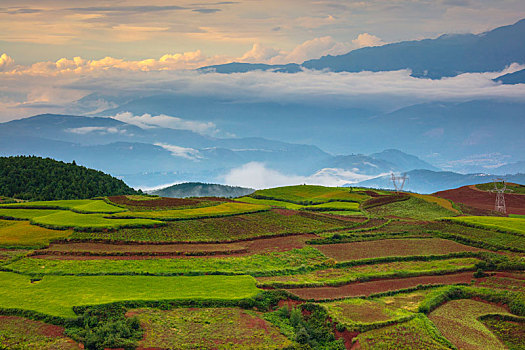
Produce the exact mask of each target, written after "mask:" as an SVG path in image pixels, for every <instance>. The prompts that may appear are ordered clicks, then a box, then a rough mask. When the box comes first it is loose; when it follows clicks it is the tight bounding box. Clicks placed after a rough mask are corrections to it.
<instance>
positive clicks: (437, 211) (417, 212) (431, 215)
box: [367, 196, 456, 221]
mask: <svg viewBox="0 0 525 350" xmlns="http://www.w3.org/2000/svg"><path fill="white" fill-rule="evenodd" d="M367 211H368V212H369V213H370V214H371V215H375V216H380V217H386V216H396V217H403V218H412V219H417V220H427V221H428V220H437V219H440V218H443V217H450V216H454V215H455V214H456V213H455V212H453V211H450V210H448V209H445V208H443V207H442V206H440V205H438V204H435V203H430V202H427V201H425V200H423V199H420V198H416V197H412V196H409V198H408V199H407V200H404V201H400V202H399V201H398V202H394V203H390V204H385V205H382V206H378V207H373V208H370V209H367Z"/></svg>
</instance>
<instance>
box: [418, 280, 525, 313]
mask: <svg viewBox="0 0 525 350" xmlns="http://www.w3.org/2000/svg"><path fill="white" fill-rule="evenodd" d="M473 298H480V299H482V300H485V301H488V302H494V303H503V304H507V305H508V306H509V309H510V312H512V313H513V314H515V315H518V316H525V295H523V294H522V293H517V292H512V291H506V290H505V291H504V290H492V289H488V288H480V287H470V286H450V287H449V288H447V289H445V290H444V291H441V292H440V293H435V294H432V293H431V294H429V295H428V296H427V298H425V300H424V301H423V302H422V303H421V305H420V306H419V312H423V313H425V314H428V313H430V312H431V311H433V310H435V309H436V308H438V307H439V306H440V305H442V304H444V303H446V302H447V301H449V300H457V299H473Z"/></svg>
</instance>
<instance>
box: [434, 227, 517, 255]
mask: <svg viewBox="0 0 525 350" xmlns="http://www.w3.org/2000/svg"><path fill="white" fill-rule="evenodd" d="M427 233H430V234H432V235H433V236H436V237H439V238H444V239H450V240H452V241H455V242H458V243H462V244H466V245H470V246H473V247H478V248H483V249H488V250H496V251H497V250H508V251H511V252H517V253H525V249H521V248H516V247H513V246H509V245H504V244H497V243H488V242H484V241H481V240H475V239H471V238H467V237H465V236H463V235H461V234H455V233H447V232H442V231H433V230H429V231H427Z"/></svg>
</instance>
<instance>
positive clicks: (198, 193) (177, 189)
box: [151, 182, 255, 198]
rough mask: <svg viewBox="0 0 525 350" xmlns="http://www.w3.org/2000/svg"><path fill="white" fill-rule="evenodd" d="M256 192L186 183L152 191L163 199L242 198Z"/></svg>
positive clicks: (239, 188)
mask: <svg viewBox="0 0 525 350" xmlns="http://www.w3.org/2000/svg"><path fill="white" fill-rule="evenodd" d="M253 192H255V190H254V189H252V188H245V187H234V186H227V185H218V184H206V183H202V182H186V183H182V184H178V185H173V186H169V187H166V188H162V189H160V190H156V191H152V192H151V194H156V195H158V196H163V197H175V198H184V197H229V198H233V197H242V196H246V195H249V194H252V193H253Z"/></svg>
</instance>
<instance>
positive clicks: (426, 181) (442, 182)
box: [349, 170, 525, 193]
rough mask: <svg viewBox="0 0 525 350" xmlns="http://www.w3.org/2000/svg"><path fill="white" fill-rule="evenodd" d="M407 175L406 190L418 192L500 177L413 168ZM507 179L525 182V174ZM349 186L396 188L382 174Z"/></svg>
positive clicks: (488, 180)
mask: <svg viewBox="0 0 525 350" xmlns="http://www.w3.org/2000/svg"><path fill="white" fill-rule="evenodd" d="M407 177H408V180H407V183H406V185H405V187H404V190H407V191H412V192H418V193H434V192H437V191H441V190H443V189H451V188H456V187H461V186H466V185H474V184H479V183H485V182H490V181H492V180H493V178H495V177H499V175H488V174H458V173H453V172H449V171H431V170H412V171H409V172H407ZM505 180H506V181H508V182H514V183H517V184H525V174H515V175H506V176H505ZM349 186H364V187H372V188H384V189H394V185H393V183H392V180H391V177H390V176H380V177H377V178H374V179H370V180H366V181H362V182H359V183H357V184H352V185H349Z"/></svg>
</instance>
